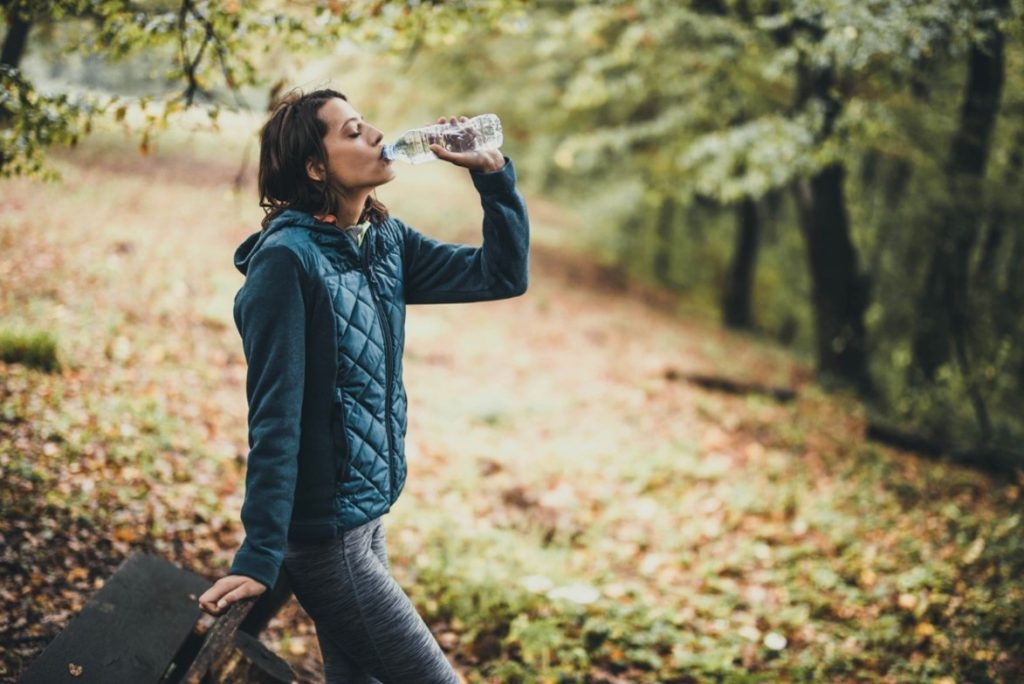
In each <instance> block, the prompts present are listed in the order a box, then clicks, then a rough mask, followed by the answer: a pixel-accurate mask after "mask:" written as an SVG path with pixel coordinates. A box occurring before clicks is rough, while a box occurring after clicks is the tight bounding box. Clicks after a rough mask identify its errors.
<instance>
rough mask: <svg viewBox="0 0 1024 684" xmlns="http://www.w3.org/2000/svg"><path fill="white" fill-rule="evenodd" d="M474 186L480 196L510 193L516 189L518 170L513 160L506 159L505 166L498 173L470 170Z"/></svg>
mask: <svg viewBox="0 0 1024 684" xmlns="http://www.w3.org/2000/svg"><path fill="white" fill-rule="evenodd" d="M469 175H470V177H471V178H472V179H473V185H475V186H476V189H477V191H478V192H479V193H480V194H482V195H483V194H495V193H503V192H510V191H512V190H514V189H515V187H516V170H515V167H514V166H512V160H511V159H509V158H508V157H505V165H504V166H503V167H501V168H500V169H498V170H497V171H490V172H483V171H476V170H475V169H470V172H469Z"/></svg>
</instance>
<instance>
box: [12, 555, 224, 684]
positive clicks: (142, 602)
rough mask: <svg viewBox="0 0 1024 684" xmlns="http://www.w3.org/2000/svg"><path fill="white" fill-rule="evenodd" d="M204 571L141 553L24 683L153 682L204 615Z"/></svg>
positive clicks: (61, 636) (119, 571)
mask: <svg viewBox="0 0 1024 684" xmlns="http://www.w3.org/2000/svg"><path fill="white" fill-rule="evenodd" d="M210 586H211V585H210V582H208V581H207V580H206V579H204V578H202V577H200V576H199V575H197V574H195V573H192V572H189V571H187V570H182V569H181V568H179V567H177V566H175V565H174V564H172V563H169V562H167V561H166V560H164V559H163V558H160V557H159V556H154V555H151V554H147V553H142V552H139V551H136V552H135V553H133V554H132V555H131V556H129V557H128V558H127V559H126V560H125V561H124V562H123V563H122V564H121V565H120V566H119V567H118V569H117V571H116V572H115V573H114V575H113V576H112V577H111V578H110V579H109V580H107V582H106V584H104V585H103V587H102V588H101V589H100V590H99V592H97V593H96V595H95V596H93V598H91V599H90V600H89V602H88V603H86V604H85V606H83V607H82V610H81V611H80V612H79V614H78V615H76V616H75V617H74V618H72V620H71V622H70V623H69V624H68V626H67V627H66V628H65V629H64V631H62V632H61V633H60V634H58V635H57V637H56V638H55V639H54V640H53V641H52V642H51V643H50V645H49V646H47V647H46V649H45V650H44V651H43V653H42V654H41V655H40V656H39V657H38V658H36V660H35V661H33V663H32V665H30V666H29V668H28V670H27V671H26V672H25V675H24V677H23V678H22V679H21V682H22V684H59V683H60V682H74V683H75V684H93V683H95V684H110V683H111V682H131V683H132V684H156V683H157V682H159V681H160V679H161V677H162V676H163V674H164V671H165V670H166V669H167V667H168V665H170V663H171V661H172V660H173V659H174V656H175V654H176V653H177V652H178V649H179V648H180V647H181V645H182V643H184V641H185V639H186V638H187V637H188V636H189V633H190V632H191V631H192V627H193V625H195V623H196V621H197V620H198V619H199V618H200V616H201V615H202V611H200V610H199V604H198V600H197V599H198V597H199V595H200V594H202V593H203V592H204V591H206V590H207V589H208V588H209V587H210Z"/></svg>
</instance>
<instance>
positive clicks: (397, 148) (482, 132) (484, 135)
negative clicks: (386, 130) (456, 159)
mask: <svg viewBox="0 0 1024 684" xmlns="http://www.w3.org/2000/svg"><path fill="white" fill-rule="evenodd" d="M502 141H503V138H502V135H501V121H500V120H499V119H498V116H497V115H496V114H481V115H480V116H474V117H473V118H472V119H469V120H468V121H464V122H461V123H453V124H449V123H444V124H433V125H432V126H424V127H423V128H414V129H412V130H411V131H406V132H405V133H403V134H402V137H400V138H399V139H398V140H396V141H395V142H394V143H392V144H391V145H384V149H383V150H381V156H382V157H383V158H384V159H388V160H393V159H401V160H402V161H404V162H409V163H410V164H420V163H422V162H427V161H430V160H431V159H437V155H436V154H434V153H433V152H431V151H430V146H431V145H432V144H434V143H437V144H438V145H440V146H441V147H443V148H445V149H446V150H448V151H450V152H472V151H473V150H496V149H498V148H499V147H501V143H502Z"/></svg>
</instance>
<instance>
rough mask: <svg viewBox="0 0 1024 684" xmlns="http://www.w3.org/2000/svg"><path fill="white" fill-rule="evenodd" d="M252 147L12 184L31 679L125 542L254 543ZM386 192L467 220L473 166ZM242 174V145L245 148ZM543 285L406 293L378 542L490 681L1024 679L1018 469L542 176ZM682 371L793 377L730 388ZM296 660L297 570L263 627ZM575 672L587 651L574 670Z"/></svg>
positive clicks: (20, 561)
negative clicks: (418, 302)
mask: <svg viewBox="0 0 1024 684" xmlns="http://www.w3.org/2000/svg"><path fill="white" fill-rule="evenodd" d="M236 152H237V150H234V149H230V150H215V151H206V152H202V151H197V150H194V149H191V148H190V147H189V146H186V145H182V147H181V149H180V150H179V151H177V152H174V153H170V152H166V153H162V154H161V157H160V159H158V160H156V161H153V162H150V161H149V160H146V159H140V158H138V157H137V156H135V154H134V153H133V152H131V151H125V150H124V149H122V146H121V145H119V144H113V143H108V144H107V145H103V144H100V143H98V142H97V143H90V145H88V146H87V147H85V148H83V149H80V150H78V151H76V152H75V153H74V154H71V155H68V156H66V157H65V158H64V160H63V161H62V163H61V170H62V172H63V173H64V175H65V181H64V183H63V184H62V185H44V184H40V183H34V182H29V181H24V180H22V181H4V182H3V183H2V184H0V282H2V283H3V284H4V286H3V295H2V298H0V316H2V319H0V320H2V328H3V330H4V331H8V332H10V331H14V330H18V329H20V328H25V329H28V330H49V331H51V332H52V333H53V334H54V336H55V337H56V340H57V345H58V349H59V354H60V357H61V359H62V360H63V361H64V363H65V368H64V370H63V371H62V373H60V374H50V375H48V374H44V373H40V372H38V371H34V370H28V369H26V368H24V367H23V366H21V365H20V364H0V468H2V471H3V481H4V487H3V493H2V494H0V504H2V515H0V535H2V538H0V548H2V551H0V562H2V564H3V569H4V570H3V578H4V579H3V585H2V588H0V602H2V603H0V607H2V609H0V646H2V648H3V653H2V654H0V668H2V669H0V675H2V676H3V677H4V681H14V680H16V678H17V674H18V673H19V672H20V671H22V669H23V668H24V667H25V665H26V664H27V663H28V662H30V660H31V658H32V657H34V656H35V655H37V654H38V653H39V652H40V651H41V650H42V648H43V647H45V645H46V644H47V643H48V642H49V640H51V639H52V638H53V637H54V636H55V635H56V634H57V633H58V632H59V630H60V629H61V628H62V627H63V626H64V625H66V624H67V621H68V620H69V619H70V618H71V617H72V616H73V615H74V613H75V611H76V610H78V609H80V608H81V605H82V604H83V603H84V602H85V601H86V600H87V599H88V597H89V596H90V595H91V593H92V592H93V591H95V589H96V588H97V587H98V586H100V585H101V583H102V580H103V579H104V578H106V577H108V576H109V574H110V573H111V572H112V570H113V568H114V567H116V565H117V564H118V563H119V562H120V560H121V559H123V558H124V556H125V555H127V553H129V552H130V550H131V549H133V548H144V549H148V550H152V551H155V552H157V553H161V554H163V555H164V556H166V557H168V558H169V559H171V560H173V561H175V562H177V563H179V564H181V565H182V566H184V567H187V568H189V569H192V570H194V571H196V572H199V573H201V574H204V575H206V576H208V577H209V578H210V579H211V580H213V579H216V578H217V577H219V576H220V574H221V573H222V572H223V570H224V569H225V568H226V566H227V564H228V563H229V562H230V559H231V556H232V554H233V552H234V550H235V548H237V545H238V543H239V542H240V540H241V534H242V532H241V529H240V524H239V522H238V520H237V516H238V511H239V509H240V506H241V502H242V495H243V491H244V457H245V452H246V426H245V415H246V407H245V394H244V383H245V365H244V359H243V358H242V355H241V345H240V341H239V339H238V336H237V332H236V331H235V329H234V325H233V323H232V320H231V302H232V297H233V296H234V293H235V291H236V290H237V288H238V287H239V285H240V284H241V282H242V277H241V275H240V274H238V273H237V271H235V270H234V268H233V266H232V264H231V255H232V253H233V250H234V247H235V245H237V244H238V242H240V241H241V239H242V238H244V237H245V236H246V235H247V234H248V233H249V232H251V231H252V230H255V229H256V226H257V225H258V219H259V214H258V211H257V210H256V208H255V207H254V205H255V202H254V201H253V200H252V190H251V187H248V186H249V185H251V184H247V187H246V190H245V192H243V193H242V194H240V195H236V194H233V193H232V192H231V184H232V180H233V178H234V175H235V173H236V171H237V167H236V163H237V161H236V160H237V159H238V156H237V154H236ZM426 166H427V167H428V168H417V169H415V170H414V169H410V170H408V171H407V172H405V174H404V175H403V176H402V177H400V178H399V179H398V180H396V181H395V182H394V184H393V187H390V186H389V187H385V188H382V189H381V190H380V193H379V194H380V197H381V199H382V200H384V201H385V203H387V204H388V205H389V207H391V209H392V211H393V212H394V213H395V214H397V215H399V216H401V217H402V218H403V219H405V220H406V221H408V222H409V223H411V224H412V225H414V226H415V227H417V228H419V229H420V230H422V231H423V232H426V233H428V234H432V235H435V236H437V237H439V238H441V239H447V240H456V241H465V242H472V243H476V242H478V240H479V220H480V216H481V212H480V209H479V206H478V203H477V198H476V196H475V194H474V192H473V190H472V186H471V185H470V183H469V181H468V178H466V177H465V175H464V173H463V172H461V171H459V170H456V169H450V168H447V167H443V166H441V165H439V164H433V165H426ZM250 175H251V174H250ZM528 205H529V207H530V210H531V219H532V230H533V236H534V237H533V244H534V249H533V252H532V269H531V283H530V289H529V292H528V293H527V294H526V295H525V296H523V297H520V298H516V299H513V300H507V301H500V302H489V303H480V304H472V305H448V306H422V307H411V308H410V309H409V312H408V320H407V343H406V344H407V346H406V358H405V374H406V375H405V377H406V384H407V389H408V394H409V403H410V425H409V436H408V439H407V447H408V458H409V479H408V484H407V486H406V491H405V492H404V493H403V496H402V498H401V499H400V501H399V503H398V504H397V505H396V507H395V508H394V510H393V511H392V512H391V513H390V514H389V515H388V516H387V518H385V524H386V526H387V530H388V535H389V549H390V552H391V556H392V566H393V569H394V572H395V574H396V576H397V577H398V579H399V581H400V582H401V583H402V584H403V586H404V587H406V589H407V591H409V593H410V595H411V596H412V597H413V599H414V600H415V601H416V603H417V605H418V607H419V608H420V610H421V612H422V613H423V614H424V616H425V617H426V618H427V619H428V622H430V624H431V626H432V628H433V629H434V630H435V633H436V634H437V636H438V638H439V640H440V641H441V643H442V645H443V646H444V648H445V650H446V651H447V652H448V653H449V655H450V657H452V659H453V660H454V661H455V662H456V663H457V664H458V666H459V668H460V670H461V671H462V672H463V673H464V674H465V676H466V677H467V679H469V680H470V681H483V680H485V679H488V678H489V679H490V680H491V681H544V680H549V681H556V680H557V678H558V677H560V676H561V677H566V678H567V679H565V681H605V682H627V681H628V682H632V681H638V682H655V681H678V682H683V681H719V680H725V681H733V680H737V679H744V678H749V679H750V680H752V681H761V680H764V681H776V680H779V679H801V680H806V679H810V680H814V681H822V680H828V681H863V680H876V681H893V682H896V681H928V680H936V681H946V682H949V681H1002V680H1005V681H1012V680H1013V679H1015V678H1018V677H1021V676H1024V669H1022V656H1024V654H1022V651H1021V646H1020V644H1021V642H1022V639H1024V632H1022V630H1024V628H1022V626H1021V622H1020V614H1021V613H1020V606H1021V599H1022V586H1024V585H1022V583H1021V580H1020V577H1021V574H1022V573H1021V572H1020V571H1021V565H1022V561H1021V559H1022V557H1024V554H1022V551H1021V546H1022V545H1021V542H1020V539H1021V526H1020V514H1019V505H1020V487H1021V483H1020V482H995V481H992V480H991V479H989V478H987V477H985V476H983V475H980V474H977V473H974V472H971V471H968V470H965V469H962V468H958V467H951V466H945V465H942V464H935V463H932V462H929V461H926V460H922V459H919V458H917V457H916V456H914V455H912V454H904V453H897V452H892V451H890V450H885V449H880V448H878V447H876V446H873V445H870V444H868V443H866V442H865V441H864V440H863V437H862V432H863V423H864V418H863V415H862V411H861V409H860V408H859V406H858V405H857V403H856V402H854V401H852V400H850V399H849V398H845V397H841V396H832V395H827V394H825V393H824V392H822V391H821V390H819V389H817V388H816V386H815V385H814V384H813V383H811V382H810V379H809V372H808V368H807V367H806V366H805V365H802V364H800V363H797V362H796V361H794V360H793V359H792V358H791V357H790V356H789V355H787V354H786V353H784V352H782V351H780V350H776V349H773V348H771V347H769V346H766V345H765V344H763V343H762V342H759V341H757V340H753V339H750V338H744V337H742V336H736V335H731V334H727V333H724V332H722V331H721V330H720V329H719V328H718V326H717V325H716V324H715V323H713V322H702V321H695V320H690V319H681V318H679V317H677V316H673V315H671V313H670V312H668V311H667V310H665V308H664V307H658V306H654V305H652V304H649V303H645V301H644V300H643V299H642V298H641V297H639V296H638V294H637V293H636V292H628V291H622V290H617V289H614V288H611V287H608V286H606V285H604V284H603V282H604V281H603V279H602V277H601V271H600V269H598V268H596V267H592V266H588V265H587V264H586V262H585V260H583V259H582V258H581V257H579V256H571V255H568V254H566V253H565V250H564V248H563V245H564V244H565V243H566V242H567V241H570V240H571V237H572V233H573V231H581V230H585V229H586V227H585V226H581V225H579V224H578V223H576V221H575V219H574V218H573V217H572V215H571V214H570V213H569V212H568V211H566V210H564V209H562V208H559V207H556V206H554V205H552V204H550V203H548V202H545V201H543V200H541V199H539V198H535V197H528ZM691 372H699V373H704V374H721V375H724V376H728V377H730V378H735V379H739V380H743V381H747V382H763V383H770V384H775V385H787V386H790V387H793V388H795V389H797V390H798V391H799V397H798V399H797V400H796V401H794V402H792V403H789V404H780V403H777V402H774V401H772V400H770V399H767V398H762V397H759V396H756V395H751V396H747V397H737V396H731V395H725V394H720V393H714V392H709V391H706V390H702V389H700V388H698V387H697V386H695V385H692V384H689V383H687V382H686V381H685V379H684V378H685V375H686V374H687V373H691ZM264 640H265V641H266V642H267V643H268V645H269V646H270V647H271V648H272V649H274V650H275V651H276V652H278V653H280V654H281V655H283V656H284V657H286V658H287V659H288V660H289V661H290V662H291V663H292V664H293V666H294V667H295V669H296V670H297V671H298V672H300V673H301V674H302V676H303V677H304V681H321V679H320V678H319V676H318V675H317V674H316V671H317V669H318V662H319V653H318V648H317V644H316V639H315V635H314V633H313V630H312V625H311V623H310V622H309V620H308V617H306V616H305V614H304V613H303V611H302V610H301V608H300V607H299V606H298V605H297V603H295V602H294V601H291V602H290V603H289V604H288V606H287V607H286V609H285V610H284V611H283V612H282V613H281V614H280V615H279V617H278V618H276V619H275V620H274V622H272V623H271V627H270V628H269V630H268V632H267V633H266V634H265V635H264ZM588 678H589V679H588Z"/></svg>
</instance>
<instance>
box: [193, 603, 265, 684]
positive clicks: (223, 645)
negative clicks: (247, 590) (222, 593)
mask: <svg viewBox="0 0 1024 684" xmlns="http://www.w3.org/2000/svg"><path fill="white" fill-rule="evenodd" d="M256 598H257V597H255V596H250V597H249V598H244V599H241V600H239V601H235V602H234V603H232V604H231V605H230V606H228V609H227V611H225V613H224V614H223V615H221V616H220V617H219V618H217V622H215V623H214V624H213V627H211V628H210V631H209V632H207V634H206V641H204V642H203V647H202V648H201V649H200V650H199V654H198V655H197V656H196V659H195V660H194V661H192V666H191V667H189V669H188V672H186V673H185V677H184V678H183V679H182V681H183V682H184V683H185V684H200V682H201V681H202V679H203V677H205V676H206V673H207V672H208V671H209V670H210V669H211V668H213V667H214V666H215V665H216V663H218V662H220V661H222V660H223V659H225V658H226V657H228V656H229V652H228V651H229V649H230V648H231V645H232V644H233V643H234V640H235V633H236V632H237V631H238V626H239V625H240V624H242V620H244V619H245V616H246V615H248V614H249V611H250V610H252V607H253V605H254V604H255V603H256Z"/></svg>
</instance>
